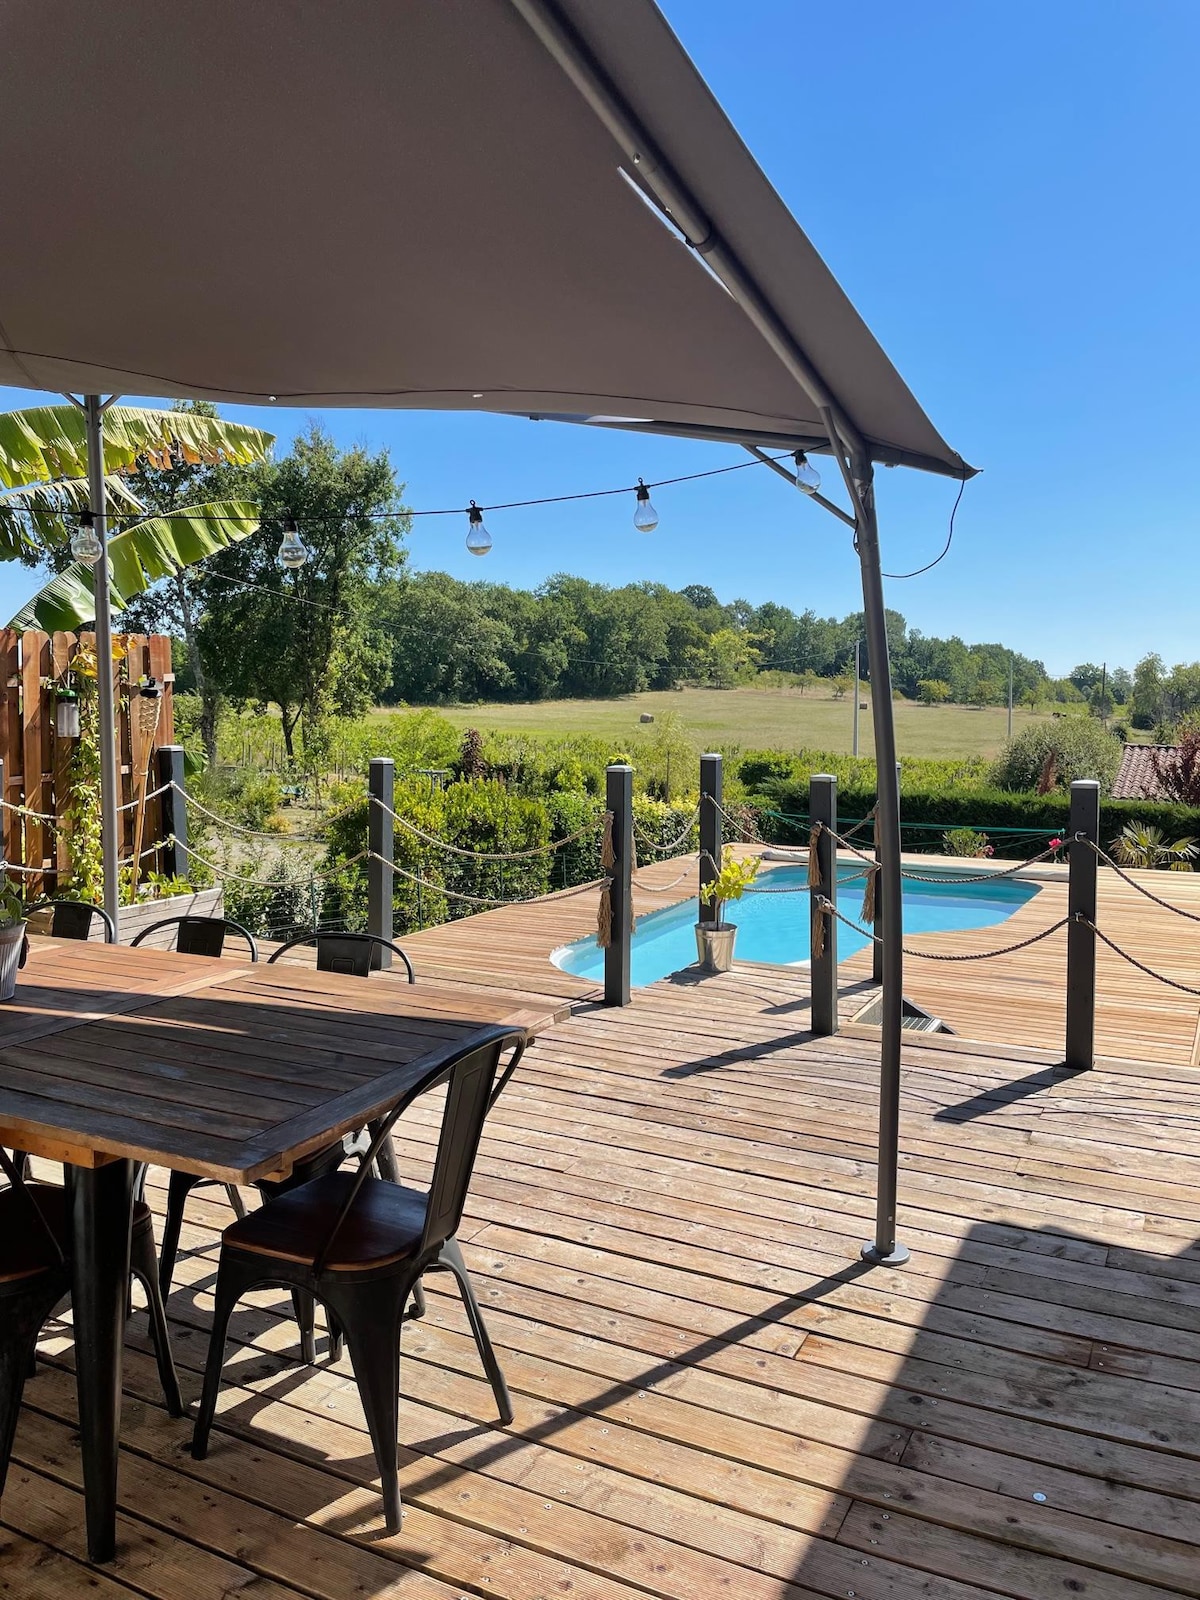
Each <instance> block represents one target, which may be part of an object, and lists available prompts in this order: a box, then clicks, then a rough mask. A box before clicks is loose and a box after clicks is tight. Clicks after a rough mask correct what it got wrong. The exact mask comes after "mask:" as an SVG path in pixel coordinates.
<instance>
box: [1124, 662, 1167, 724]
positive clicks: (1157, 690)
mask: <svg viewBox="0 0 1200 1600" xmlns="http://www.w3.org/2000/svg"><path fill="white" fill-rule="evenodd" d="M1163 679H1164V671H1163V659H1162V657H1161V656H1160V655H1155V654H1154V653H1153V652H1152V653H1151V654H1150V655H1146V656H1143V657H1142V659H1141V660H1140V661H1139V662H1138V664H1137V666H1136V667H1134V669H1133V692H1132V694H1131V695H1130V698H1129V709H1130V720H1131V721H1132V723H1133V725H1134V727H1135V728H1153V727H1154V725H1155V723H1157V722H1158V721H1159V720H1160V719H1161V717H1162V714H1163V705H1164V698H1165V697H1164V692H1163Z"/></svg>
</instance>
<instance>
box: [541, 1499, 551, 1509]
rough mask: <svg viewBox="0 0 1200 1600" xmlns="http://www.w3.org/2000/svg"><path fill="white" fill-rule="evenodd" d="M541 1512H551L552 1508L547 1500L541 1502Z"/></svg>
mask: <svg viewBox="0 0 1200 1600" xmlns="http://www.w3.org/2000/svg"><path fill="white" fill-rule="evenodd" d="M542 1510H543V1511H553V1510H554V1507H553V1506H552V1505H551V1504H550V1502H549V1500H543V1501H542Z"/></svg>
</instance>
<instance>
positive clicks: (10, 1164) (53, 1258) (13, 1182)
mask: <svg viewBox="0 0 1200 1600" xmlns="http://www.w3.org/2000/svg"><path fill="white" fill-rule="evenodd" d="M0 1172H3V1174H4V1176H5V1177H6V1178H7V1179H8V1182H9V1186H10V1188H12V1189H13V1191H14V1192H15V1193H16V1194H18V1195H20V1196H21V1199H22V1201H23V1203H24V1206H25V1209H26V1211H27V1213H28V1216H29V1220H30V1222H31V1223H32V1224H33V1226H34V1228H35V1229H36V1230H37V1232H38V1233H40V1234H41V1235H42V1236H43V1239H44V1241H45V1244H46V1247H47V1254H48V1256H49V1258H50V1264H52V1265H54V1266H59V1267H61V1266H62V1265H63V1262H64V1260H65V1257H64V1255H63V1249H62V1245H61V1244H60V1243H59V1241H58V1235H57V1234H56V1233H55V1232H54V1229H53V1228H52V1227H51V1226H50V1224H49V1223H48V1222H47V1221H46V1218H45V1216H44V1215H43V1213H42V1208H41V1207H40V1206H39V1205H38V1203H37V1200H36V1198H35V1195H34V1189H33V1188H30V1187H29V1186H28V1185H27V1184H26V1182H25V1179H24V1177H23V1176H22V1174H21V1171H20V1169H19V1168H18V1166H17V1164H16V1162H14V1161H13V1160H12V1159H11V1157H10V1156H9V1154H8V1151H7V1150H5V1149H3V1148H2V1147H0ZM34 1188H36V1185H35V1186H34Z"/></svg>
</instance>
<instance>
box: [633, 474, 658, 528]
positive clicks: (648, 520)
mask: <svg viewBox="0 0 1200 1600" xmlns="http://www.w3.org/2000/svg"><path fill="white" fill-rule="evenodd" d="M633 525H634V527H635V528H636V529H637V531H638V532H639V533H653V532H654V530H655V528H657V527H658V512H657V511H655V509H654V507H653V506H652V505H651V504H650V491H649V489H647V487H646V485H645V483H644V481H643V480H642V479H641V478H639V479H638V486H637V505H636V506H635V508H634V512H633Z"/></svg>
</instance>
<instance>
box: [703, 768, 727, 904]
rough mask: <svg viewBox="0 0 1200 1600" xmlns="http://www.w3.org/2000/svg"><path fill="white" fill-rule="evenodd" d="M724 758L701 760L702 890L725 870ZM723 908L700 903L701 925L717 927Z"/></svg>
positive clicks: (710, 902) (709, 902) (712, 902)
mask: <svg viewBox="0 0 1200 1600" xmlns="http://www.w3.org/2000/svg"><path fill="white" fill-rule="evenodd" d="M722 793H723V790H722V772H721V757H720V756H719V755H716V754H712V753H710V754H709V755H703V756H701V757H700V887H701V889H703V888H704V886H705V884H706V883H711V882H712V881H713V879H714V878H715V877H716V875H717V873H718V871H719V870H720V866H721V850H722V848H723V844H724V830H723V829H722V827H721V796H722ZM720 915H721V908H720V906H719V905H718V904H717V903H716V901H715V900H710V901H708V902H705V901H704V900H701V902H700V915H699V917H698V919H697V920H698V921H700V922H712V923H715V922H717V921H719V920H720Z"/></svg>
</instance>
